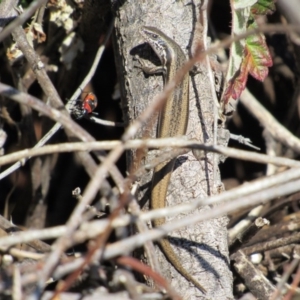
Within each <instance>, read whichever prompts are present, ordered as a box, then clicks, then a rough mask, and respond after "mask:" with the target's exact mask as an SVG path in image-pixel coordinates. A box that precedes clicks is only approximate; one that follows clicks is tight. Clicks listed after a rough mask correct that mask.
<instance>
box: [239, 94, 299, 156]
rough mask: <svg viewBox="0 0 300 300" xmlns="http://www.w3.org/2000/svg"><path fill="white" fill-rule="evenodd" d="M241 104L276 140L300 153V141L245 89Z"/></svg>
mask: <svg viewBox="0 0 300 300" xmlns="http://www.w3.org/2000/svg"><path fill="white" fill-rule="evenodd" d="M240 101H241V103H242V104H243V105H244V106H245V107H246V108H247V109H248V110H249V111H250V112H251V114H252V115H253V116H254V117H255V118H257V119H258V120H259V122H260V123H261V124H262V125H263V126H264V127H265V128H266V130H268V131H269V132H270V133H271V134H272V136H273V137H274V139H276V140H277V141H280V142H281V143H283V144H284V145H285V146H287V147H289V148H291V149H293V150H294V151H296V152H298V153H299V152H300V140H299V139H298V138H297V137H296V136H294V135H293V134H292V133H291V132H290V131H288V130H287V129H286V128H285V127H283V126H282V125H281V124H279V122H278V121H277V120H276V119H275V118H274V117H273V116H272V115H271V114H270V113H269V112H268V111H267V110H266V109H265V108H264V107H263V106H262V105H261V104H260V103H259V102H258V101H257V100H256V98H255V97H254V96H253V95H252V94H251V93H250V92H249V91H248V90H247V89H245V90H244V92H243V93H242V95H241V100H240Z"/></svg>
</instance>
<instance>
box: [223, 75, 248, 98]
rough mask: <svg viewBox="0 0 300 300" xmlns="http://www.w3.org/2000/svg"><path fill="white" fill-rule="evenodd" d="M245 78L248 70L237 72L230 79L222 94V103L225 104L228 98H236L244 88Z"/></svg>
mask: <svg viewBox="0 0 300 300" xmlns="http://www.w3.org/2000/svg"><path fill="white" fill-rule="evenodd" d="M247 79H248V72H247V71H243V73H242V72H239V75H238V76H236V77H235V78H233V79H232V80H230V82H229V84H228V86H227V89H226V91H225V94H224V99H223V100H224V104H227V103H228V101H229V99H230V98H232V99H234V100H237V99H238V98H239V97H240V95H241V93H242V92H243V90H244V89H245V86H246V83H247Z"/></svg>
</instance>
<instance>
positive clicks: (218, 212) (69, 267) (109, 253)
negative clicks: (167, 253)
mask: <svg viewBox="0 0 300 300" xmlns="http://www.w3.org/2000/svg"><path fill="white" fill-rule="evenodd" d="M297 171H298V173H299V170H297ZM287 172H288V171H287ZM289 172H290V171H289ZM294 175H295V174H294ZM299 175H300V174H298V177H299ZM238 189H240V188H237V189H235V191H237V190H238ZM299 189H300V180H297V181H293V182H288V183H285V184H282V185H281V186H275V187H272V188H269V189H265V190H263V191H260V192H256V193H254V194H252V195H250V196H245V197H242V198H240V197H239V196H238V197H236V198H235V200H234V201H231V202H227V203H222V204H220V205H219V206H217V207H214V208H213V209H212V210H211V211H206V212H205V214H201V215H195V216H192V217H191V216H188V217H185V218H183V219H181V220H179V221H178V220H177V221H176V223H175V222H170V223H168V224H165V225H163V226H160V227H158V228H156V229H153V230H150V231H148V232H145V233H143V234H137V235H135V236H132V237H129V238H127V239H126V240H122V241H118V242H116V243H114V244H111V245H109V246H107V247H106V248H105V251H104V253H103V256H102V257H103V259H106V260H108V259H111V258H114V257H116V256H119V255H121V254H122V253H123V252H124V251H133V250H134V249H136V248H138V247H141V246H143V245H144V243H145V242H147V241H149V240H157V239H160V238H162V237H163V236H165V235H166V234H167V233H169V232H171V231H173V230H177V229H179V228H181V227H185V226H188V225H190V224H194V223H197V222H201V221H205V220H208V219H210V218H216V217H219V216H222V215H224V214H226V213H228V212H230V211H232V210H235V209H240V208H242V207H246V206H251V205H256V204H257V203H260V202H266V201H270V200H272V199H273V198H275V197H280V196H283V195H286V194H289V193H294V192H296V191H299ZM225 193H226V194H227V193H231V191H229V192H225ZM221 195H222V194H220V195H217V196H212V197H210V198H207V201H204V202H208V203H211V201H210V200H211V198H213V199H214V200H216V199H217V198H219V200H220V198H222V197H220V196H221ZM229 198H230V197H229ZM213 203H215V201H213ZM198 204H199V205H202V203H201V201H198ZM180 206H182V205H180ZM157 211H158V210H157ZM157 211H156V212H157ZM180 212H182V210H181V211H180ZM293 240H296V241H299V240H300V235H299V234H298V235H297V238H295V237H294V238H293ZM243 250H244V249H243ZM83 262H84V259H82V258H80V259H78V260H77V261H74V262H72V263H70V264H66V265H64V266H62V267H58V268H57V269H56V270H55V271H54V273H53V276H54V277H55V278H60V277H61V276H64V275H66V274H67V273H68V272H71V271H73V270H75V269H77V268H78V266H80V265H81V264H82V263H83ZM37 275H38V274H35V275H33V274H30V275H29V276H28V277H27V276H24V277H23V280H22V282H23V284H28V283H29V282H32V281H36V280H37V278H38V276H37Z"/></svg>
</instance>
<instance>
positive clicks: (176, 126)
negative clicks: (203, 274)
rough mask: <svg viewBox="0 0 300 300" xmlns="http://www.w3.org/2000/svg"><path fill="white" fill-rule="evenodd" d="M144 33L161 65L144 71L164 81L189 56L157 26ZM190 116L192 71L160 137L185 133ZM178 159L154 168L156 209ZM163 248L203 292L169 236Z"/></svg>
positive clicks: (166, 113)
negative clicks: (185, 266)
mask: <svg viewBox="0 0 300 300" xmlns="http://www.w3.org/2000/svg"><path fill="white" fill-rule="evenodd" d="M141 34H142V36H143V37H144V39H145V42H147V43H148V44H149V45H150V46H151V48H152V49H153V50H154V52H155V53H156V55H157V56H158V58H159V59H160V62H161V64H162V66H159V67H153V68H149V67H146V66H145V65H144V64H143V63H142V62H141V63H142V66H141V68H142V70H143V71H144V72H145V73H147V74H157V73H162V74H163V77H164V83H165V84H166V83H168V82H169V81H170V80H172V79H173V78H174V77H175V75H176V73H177V72H178V71H179V70H180V68H181V67H182V66H183V64H184V63H185V61H186V57H185V54H184V52H183V51H182V49H181V48H180V46H179V45H178V44H177V43H176V42H175V41H173V40H172V39H171V38H169V37H167V36H166V35H165V34H164V33H162V32H161V31H160V30H158V29H157V28H155V27H148V26H144V27H142V28H141ZM188 116H189V74H188V73H187V74H186V75H185V76H184V78H183V80H182V82H181V83H180V84H179V85H178V86H177V87H176V88H175V89H174V91H173V92H172V94H171V95H170V96H169V98H168V99H167V101H166V102H165V105H164V107H163V109H162V110H161V112H160V115H159V120H158V130H157V137H159V138H165V137H174V136H182V135H185V134H186V129H187V124H188ZM174 163H175V160H174V159H173V160H172V161H170V162H167V163H162V164H159V165H158V166H156V167H155V169H154V175H153V179H152V192H151V207H152V208H153V209H157V208H163V207H165V203H166V197H167V191H168V185H169V181H170V177H171V173H172V171H173V167H174ZM164 223H165V219H164V218H161V219H156V220H155V221H154V222H153V225H154V226H155V227H157V226H160V225H163V224H164ZM159 244H160V247H161V249H162V251H163V253H164V255H165V256H166V258H167V259H168V260H169V261H170V263H171V264H172V265H173V266H174V268H175V269H176V270H177V271H178V272H179V273H180V274H181V275H182V276H184V277H185V278H186V279H187V280H188V281H191V282H192V283H193V284H194V285H195V286H196V287H198V288H199V289H200V290H201V291H202V292H204V293H205V292H206V290H205V288H203V286H202V285H201V284H200V283H199V282H198V281H197V280H196V279H194V278H193V276H192V275H190V273H189V272H188V271H187V270H186V269H185V268H184V267H183V266H182V264H181V263H180V260H179V258H178V256H177V255H176V253H175V252H174V250H173V248H172V246H171V245H170V242H169V240H168V238H164V239H161V240H160V241H159Z"/></svg>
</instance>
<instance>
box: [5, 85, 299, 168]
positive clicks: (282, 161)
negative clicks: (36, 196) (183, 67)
mask: <svg viewBox="0 0 300 300" xmlns="http://www.w3.org/2000/svg"><path fill="white" fill-rule="evenodd" d="M0 92H1V84H0ZM121 144H122V143H121V142H120V141H105V142H76V143H62V144H55V145H47V146H44V147H43V148H32V149H25V150H20V151H17V152H14V153H11V154H7V155H4V156H2V157H0V166H2V165H5V164H9V163H12V162H14V161H16V160H20V159H22V158H26V157H34V156H39V155H46V154H52V153H62V152H75V151H95V150H111V149H113V148H115V147H117V146H120V145H121ZM145 147H146V148H165V147H168V148H169V147H172V148H191V149H201V150H205V151H206V152H215V153H218V154H222V155H225V156H228V157H233V158H237V159H240V160H246V161H253V162H256V163H263V164H274V165H276V166H285V167H290V168H292V167H300V162H299V161H297V160H293V159H290V158H285V157H274V156H269V155H266V154H260V153H256V152H250V151H246V150H239V149H234V148H228V147H224V146H213V145H209V144H202V143H199V142H198V141H193V140H186V139H185V138H163V139H148V140H131V141H128V142H126V143H125V144H124V149H137V148H145ZM158 158H160V156H158ZM147 168H148V169H149V167H147Z"/></svg>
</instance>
